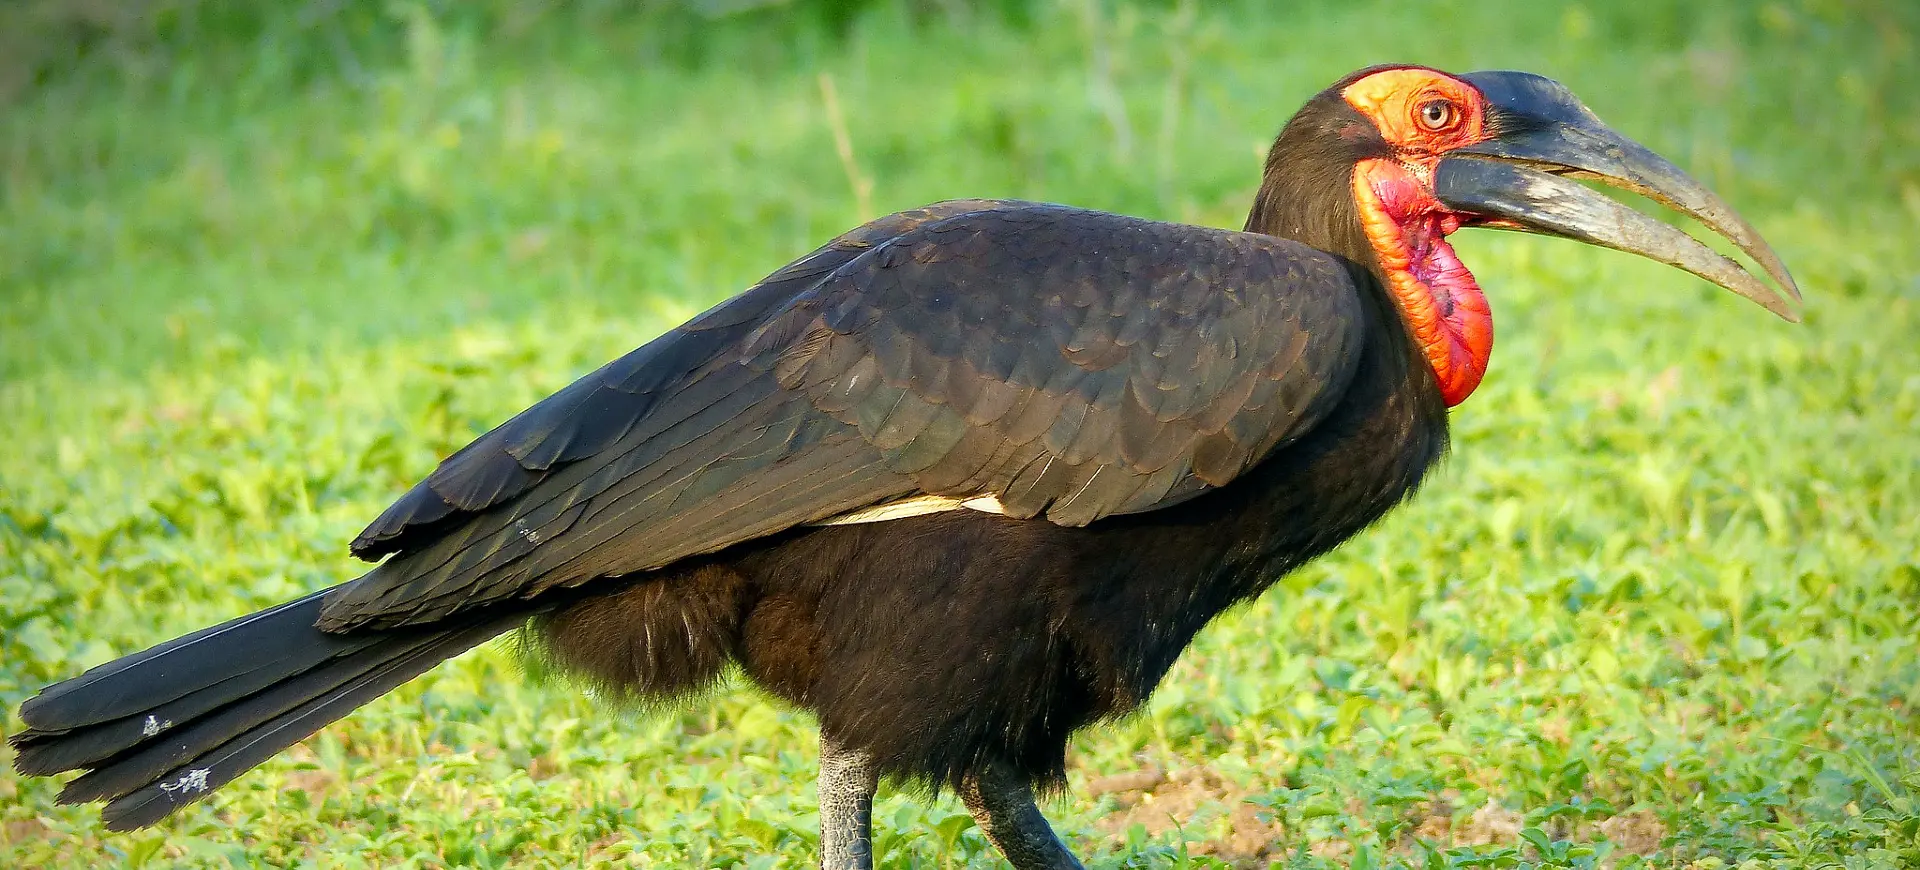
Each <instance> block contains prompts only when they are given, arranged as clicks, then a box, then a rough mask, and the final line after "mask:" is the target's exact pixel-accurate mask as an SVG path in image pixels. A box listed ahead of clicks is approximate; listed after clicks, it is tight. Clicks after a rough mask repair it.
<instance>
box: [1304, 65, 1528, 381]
mask: <svg viewBox="0 0 1920 870" xmlns="http://www.w3.org/2000/svg"><path fill="white" fill-rule="evenodd" d="M1341 96H1342V97H1344V98H1345V99H1346V101H1347V103H1348V104H1349V105H1351V106H1353V107H1354V108H1355V109H1357V110H1358V111H1359V112H1360V113H1361V114H1363V115H1366V116H1367V117H1368V118H1369V119H1370V120H1372V121H1373V123H1374V125H1375V126H1376V127H1377V128H1378V129H1379V130H1380V135H1381V136H1382V138H1384V139H1386V140H1387V142H1388V144H1389V145H1391V146H1392V147H1393V149H1394V156H1393V157H1392V158H1378V159H1371V160H1362V161H1360V162H1359V163H1357V164H1355V166H1354V169H1353V198H1354V202H1355V204H1356V205H1358V206H1359V210H1360V222H1361V226H1362V227H1363V229H1365V231H1366V234H1367V240H1368V241H1369V242H1371V243H1372V245H1373V249H1374V253H1375V254H1376V256H1377V257H1378V258H1379V262H1380V268H1381V270H1382V271H1383V272H1384V273H1385V274H1386V276H1387V289H1388V291H1389V292H1390V293H1391V294H1392V296H1393V299H1394V302H1395V304H1396V305H1397V306H1398V307H1399V309H1400V316H1401V318H1402V319H1403V320H1404V321H1405V322H1406V324H1407V329H1408V330H1409V331H1410V332H1412V333H1413V336H1414V339H1415V341H1417V342H1418V343H1419V345H1420V349H1421V351H1422V352H1423V353H1424V354H1425V355H1426V358H1427V364H1428V366H1429V367H1431V368H1432V369H1433V375H1434V378H1435V380H1437V381H1438V382H1439V384H1440V393H1441V395H1442V396H1443V397H1445V399H1446V402H1447V406H1448V407H1452V406H1454V405H1458V404H1460V403H1461V402H1463V401H1465V400H1466V398H1467V396H1469V395H1471V394H1472V393H1473V390H1474V388H1475V387H1478V386H1479V385H1480V379H1481V377H1483V376H1484V375H1485V374H1486V371H1487V362H1488V360H1489V358H1490V357H1491V356H1492V354H1493V313H1492V311H1491V309H1489V308H1488V306H1487V297H1486V295H1485V294H1483V293H1481V292H1480V285H1479V283H1478V282H1476V281H1475V280H1474V278H1473V275H1472V273H1470V272H1468V271H1467V268H1466V266H1465V265H1463V264H1462V263H1461V262H1460V258H1459V257H1458V256H1456V255H1455V254H1454V251H1453V246H1452V245H1449V244H1447V241H1446V236H1447V234H1448V233H1451V232H1453V231H1454V230H1457V229H1459V228H1460V223H1461V218H1460V216H1459V215H1457V214H1454V213H1453V212H1451V211H1449V210H1447V209H1446V207H1444V206H1442V205H1441V204H1440V203H1439V201H1438V200H1436V199H1435V198H1434V196H1433V167H1434V164H1436V163H1438V162H1439V161H1440V158H1441V157H1442V156H1444V155H1445V153H1446V152H1447V151H1450V150H1452V149H1454V148H1459V147H1461V146H1465V145H1471V144H1474V143H1476V142H1481V141H1484V140H1485V139H1486V134H1485V132H1484V119H1485V108H1484V102H1483V100H1482V98H1481V96H1480V93H1479V91H1478V90H1476V89H1474V87H1473V86H1472V85H1469V84H1467V83H1466V82H1463V81H1460V80H1458V79H1455V78H1452V77H1451V76H1447V75H1444V74H1441V73H1438V72H1435V71H1433V70H1426V69H1389V70H1383V71H1381V72H1377V73H1374V74H1372V75H1369V76H1367V77H1365V78H1362V79H1360V80H1359V81H1356V82H1354V83H1353V84H1351V85H1349V86H1347V88H1346V90H1345V91H1343V92H1342V93H1341Z"/></svg>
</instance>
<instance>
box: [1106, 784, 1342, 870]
mask: <svg viewBox="0 0 1920 870" xmlns="http://www.w3.org/2000/svg"><path fill="white" fill-rule="evenodd" d="M1087 791H1088V792H1089V793H1091V794H1093V795H1094V796H1096V797H1098V796H1101V795H1109V794H1110V795H1114V796H1115V799H1116V800H1117V801H1118V802H1119V804H1120V808H1119V809H1118V810H1116V811H1115V812H1113V813H1110V814H1108V815H1107V817H1106V818H1103V819H1101V820H1100V821H1098V822H1096V823H1095V825H1096V826H1097V827H1098V828H1099V829H1100V830H1101V832H1103V833H1105V834H1106V835H1107V836H1109V837H1110V838H1112V839H1113V840H1114V841H1116V842H1121V841H1125V840H1126V837H1127V831H1128V830H1130V829H1132V828H1133V826H1134V825H1140V826H1142V827H1144V828H1146V830H1147V833H1149V834H1152V835H1155V836H1159V835H1161V834H1166V833H1169V832H1171V831H1174V830H1175V829H1181V830H1185V831H1190V832H1191V831H1194V830H1195V829H1196V827H1197V826H1210V825H1211V823H1212V822H1213V821H1214V820H1215V819H1219V818H1221V817H1225V818H1226V820H1227V825H1228V830H1229V834H1228V836H1227V837H1225V838H1223V839H1212V838H1210V839H1207V840H1202V841H1198V842H1191V843H1189V844H1188V846H1187V848H1188V851H1189V852H1191V853H1192V854H1195V855H1207V856H1210V857H1213V858H1218V859H1220V860H1222V861H1225V862H1227V863H1229V864H1232V865H1233V866H1235V867H1262V868H1264V867H1266V866H1267V865H1268V864H1269V863H1270V862H1272V861H1275V860H1278V859H1279V858H1280V857H1281V856H1282V852H1283V851H1284V850H1285V845H1286V844H1285V841H1284V839H1283V834H1284V833H1285V831H1284V829H1283V828H1282V827H1281V825H1280V823H1279V822H1278V821H1277V820H1272V819H1263V818H1262V817H1261V816H1262V813H1261V810H1260V808H1259V807H1257V806H1255V805H1253V804H1250V803H1247V800H1246V799H1247V797H1248V796H1249V795H1250V794H1252V792H1251V791H1249V790H1248V789H1244V788H1241V787H1240V786H1239V785H1237V784H1235V783H1233V782H1232V781H1230V780H1228V779H1226V778H1225V777H1222V776H1221V775H1220V774H1219V773H1217V772H1215V771H1214V770H1212V769H1211V768H1208V767H1204V766H1200V767H1189V768H1185V769H1182V770H1176V771H1174V772H1173V773H1171V774H1168V773H1164V772H1162V771H1160V770H1155V769H1149V770H1142V771H1135V772H1132V773H1122V774H1115V775H1112V776H1103V777H1100V778H1098V779H1095V780H1092V781H1091V782H1089V783H1087ZM1342 845H1344V844H1342Z"/></svg>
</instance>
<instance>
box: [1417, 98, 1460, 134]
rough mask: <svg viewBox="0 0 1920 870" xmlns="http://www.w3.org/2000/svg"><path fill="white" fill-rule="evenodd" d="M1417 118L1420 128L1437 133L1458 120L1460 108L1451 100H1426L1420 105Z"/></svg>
mask: <svg viewBox="0 0 1920 870" xmlns="http://www.w3.org/2000/svg"><path fill="white" fill-rule="evenodd" d="M1419 117H1420V126H1422V127H1425V128H1427V129H1428V130H1433V131H1436V132H1437V131H1440V130H1445V129H1447V128H1448V127H1451V126H1453V125H1454V122H1456V121H1458V120H1460V107H1459V106H1456V105H1454V104H1453V101H1452V100H1428V101H1427V102H1425V103H1421V104H1420V112H1419Z"/></svg>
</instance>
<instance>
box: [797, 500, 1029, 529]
mask: <svg viewBox="0 0 1920 870" xmlns="http://www.w3.org/2000/svg"><path fill="white" fill-rule="evenodd" d="M962 508H965V509H967V510H975V511H980V512H981V513H988V514H1002V515H1004V514H1005V513H1006V510H1005V509H1003V508H1002V507H1001V506H1000V499H999V498H997V497H995V496H991V495H982V496H977V497H974V498H967V499H960V498H953V497H950V496H944V495H917V496H914V497H913V498H907V499H901V500H900V501H890V502H887V503H886V504H877V505H874V506H873V507H869V508H861V509H859V510H857V511H849V512H847V513H844V514H841V515H839V516H837V517H832V518H830V519H824V520H821V521H819V522H817V523H808V525H813V526H850V525H853V524H855V523H883V522H886V521H887V520H903V519H906V518H907V517H918V516H925V515H927V514H937V513H941V512H944V511H956V510H960V509H962Z"/></svg>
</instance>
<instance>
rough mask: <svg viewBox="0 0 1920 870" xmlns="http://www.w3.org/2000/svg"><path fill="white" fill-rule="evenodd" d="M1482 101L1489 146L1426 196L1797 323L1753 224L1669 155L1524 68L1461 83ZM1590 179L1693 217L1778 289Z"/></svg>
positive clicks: (1445, 171)
mask: <svg viewBox="0 0 1920 870" xmlns="http://www.w3.org/2000/svg"><path fill="white" fill-rule="evenodd" d="M1460 78H1462V79H1463V80H1465V81H1467V82H1468V83H1470V84H1472V85H1474V86H1475V87H1477V88H1479V89H1480V91H1481V93H1482V94H1483V95H1484V96H1485V97H1486V100H1487V104H1488V112H1489V114H1488V127H1487V129H1488V131H1489V132H1490V133H1492V134H1493V135H1492V137H1491V138H1489V139H1487V140H1486V141H1484V142H1481V143H1478V144H1475V145H1470V146H1466V147H1462V148H1457V149H1454V150H1452V151H1449V152H1447V156H1446V157H1445V158H1443V159H1442V160H1441V161H1440V163H1439V165H1438V166H1437V167H1436V168H1435V170H1434V176H1433V191H1434V195H1435V197H1436V198H1438V199H1439V200H1440V202H1441V203H1443V204H1444V205H1446V206H1447V207H1448V208H1450V209H1453V210H1455V211H1459V212H1463V213H1467V214H1470V215H1473V216H1475V217H1476V218H1477V219H1476V220H1474V221H1473V222H1472V223H1473V225H1476V226H1484V227H1491V228H1495V229H1510V230H1519V231H1522V232H1531V233H1540V234H1543V235H1550V236H1559V237H1562V238H1568V239H1576V240H1579V241H1582V242H1586V243H1588V244H1594V245H1600V246H1603V247H1608V248H1613V249H1615V250H1620V251H1626V252H1628V253H1631V254H1639V255H1640V256H1643V257H1647V258H1649V259H1652V260H1658V261H1659V262H1662V263H1666V264H1667V265H1670V266H1676V267H1679V268H1681V269H1685V270H1687V271H1689V272H1692V273H1693V274H1695V275H1698V276H1700V277H1702V278H1705V279H1707V280H1708V281H1711V282H1713V283H1715V284H1718V285H1720V286H1721V287H1724V288H1726V289H1728V290H1731V291H1733V292H1735V293H1738V294H1740V295H1741V296H1745V297H1746V298H1748V299H1751V300H1753V301H1754V302H1757V303H1759V304H1760V305H1761V306H1762V307H1764V308H1766V309H1767V310H1768V311H1771V312H1773V313H1774V314H1777V315H1779V316H1780V317H1781V318H1783V319H1785V320H1788V321H1792V322H1798V321H1799V320H1800V314H1799V301H1800V289H1799V288H1798V287H1797V286H1795V285H1794V282H1793V276H1792V275H1790V274H1788V273H1787V267H1786V265H1785V264H1783V263H1781V262H1780V257H1779V255H1777V254H1775V253H1774V252H1773V248H1771V247H1769V246H1768V245H1767V242H1766V240H1765V239H1763V238H1761V237H1760V234H1759V233H1758V232H1756V231H1755V230H1754V228H1753V227H1752V225H1750V224H1748V223H1747V222H1746V220H1744V219H1743V218H1741V217H1740V215H1739V214H1738V213H1736V212H1735V211H1734V210H1733V209H1732V208H1731V207H1730V206H1728V205H1727V204H1726V203H1725V202H1722V201H1721V199H1720V198H1719V197H1718V196H1715V195H1714V194H1713V192H1712V191H1710V190H1708V189H1706V188H1705V187H1703V186H1701V184H1700V183H1699V182H1697V181H1695V180H1693V179H1692V178H1690V177H1688V175H1687V174H1686V173H1684V172H1682V171H1680V169H1679V168H1678V167H1676V166H1674V165H1673V164H1672V163H1670V162H1668V161H1667V160H1666V159H1665V158H1663V157H1661V156H1660V155H1658V154H1655V153H1653V152H1652V151H1650V150H1648V149H1647V148H1646V146H1643V145H1641V144H1640V143H1638V142H1635V141H1633V140H1632V139H1628V138H1627V137H1625V136H1622V135H1620V134H1619V133H1616V132H1614V131H1613V130H1612V129H1610V128H1608V127H1607V125H1605V124H1603V123H1601V122H1600V119H1599V118H1598V117H1595V116H1594V114H1593V112H1592V111H1590V110H1588V109H1587V107H1586V106H1584V105H1582V104H1581V103H1580V101H1579V100H1578V99H1577V98H1575V97H1574V96H1573V94H1572V92H1570V91H1568V90H1567V89H1566V87H1564V86H1563V85H1561V84H1560V83H1558V82H1555V81H1553V80H1552V79H1548V78H1545V77H1542V76H1537V75H1533V74H1531V73H1522V72H1506V71H1499V72H1477V73H1471V74H1468V75H1464V76H1461V77H1460ZM1574 179H1587V180H1591V181H1596V182H1600V183H1602V184H1606V185H1610V186H1613V187H1618V188H1622V189H1625V190H1628V191H1632V192H1634V193H1637V194H1640V195H1642V196H1645V197H1647V198H1649V199H1652V200H1654V201H1656V202H1659V203H1661V204H1662V205H1665V206H1667V207H1669V208H1672V209H1674V210H1675V211H1679V212H1681V213H1683V214H1686V215H1688V216H1690V217H1692V218H1694V219H1695V220H1698V221H1700V223H1702V224H1704V225H1705V226H1707V227H1708V228H1710V229H1712V230H1713V231H1714V232H1716V233H1719V234H1720V235H1722V236H1724V237H1726V238H1727V240H1728V241H1731V242H1733V244H1734V245H1735V246H1737V247H1739V249H1740V250H1741V251H1744V252H1745V253H1746V254H1747V256H1750V257H1752V258H1753V260H1754V262H1756V263H1758V264H1759V265H1760V268H1761V269H1762V270H1764V271H1765V272H1766V274H1767V275H1769V276H1771V277H1772V278H1773V281H1774V283H1775V284H1777V285H1778V286H1777V287H1775V286H1771V285H1769V284H1767V283H1766V282H1765V281H1762V280H1760V278H1759V277H1757V276H1756V275H1754V274H1752V273H1750V272H1748V271H1747V270H1746V269H1745V268H1743V267H1741V266H1740V264H1738V263H1736V262H1734V261H1733V260H1731V259H1729V258H1728V257H1726V256H1724V255H1722V254H1720V253H1719V252H1717V251H1715V250H1713V249H1712V248H1709V247H1707V246H1706V245H1704V244H1702V243H1700V242H1699V241H1698V240H1696V239H1694V238H1693V237H1692V236H1689V235H1687V234H1686V233H1685V232H1682V231H1681V230H1679V229H1676V228H1674V227H1671V226H1668V225H1667V224H1664V223H1661V222H1660V221H1658V220H1655V219H1653V218H1652V217H1649V216H1648V215H1646V214H1644V213H1642V212H1640V211H1637V210H1635V209H1633V208H1630V207H1628V206H1626V205H1624V204H1622V203H1619V202H1616V201H1614V200H1612V199H1609V198H1607V197H1606V196H1603V195H1601V194H1599V193H1597V192H1595V191H1593V190H1591V189H1589V188H1588V187H1586V186H1585V185H1582V184H1580V183H1578V182H1577V181H1575V180H1574Z"/></svg>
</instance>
